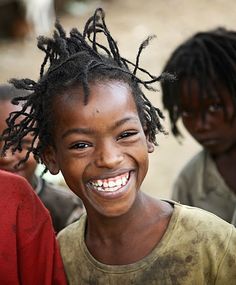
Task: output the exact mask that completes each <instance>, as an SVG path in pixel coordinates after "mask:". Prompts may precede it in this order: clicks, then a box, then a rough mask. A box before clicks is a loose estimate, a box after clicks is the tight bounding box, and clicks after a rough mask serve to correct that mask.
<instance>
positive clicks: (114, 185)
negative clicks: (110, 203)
mask: <svg viewBox="0 0 236 285" xmlns="http://www.w3.org/2000/svg"><path fill="white" fill-rule="evenodd" d="M128 179H129V173H127V174H125V175H121V176H119V177H117V179H116V178H115V177H114V178H112V179H111V180H109V179H106V180H101V179H100V180H96V181H93V182H90V184H91V185H92V186H93V188H94V189H96V190H97V191H103V192H104V191H107V192H114V191H116V190H118V189H120V188H121V187H122V186H124V185H126V184H127V182H128Z"/></svg>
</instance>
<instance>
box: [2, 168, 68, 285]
mask: <svg viewBox="0 0 236 285" xmlns="http://www.w3.org/2000/svg"><path fill="white" fill-rule="evenodd" d="M0 284H4V285H13V284H14V285H16V284H21V285H51V284H55V285H59V284H60V285H61V284H66V278H65V273H64V270H63V265H62V260H61V257H60V254H59V250H58V246H57V243H56V239H55V234H54V232H53V228H52V223H51V218H50V216H49V213H48V211H47V210H46V208H45V207H44V206H43V204H42V203H41V201H40V200H39V198H38V197H37V195H36V194H35V193H34V192H33V191H32V189H31V187H30V186H29V184H28V183H27V182H26V180H24V178H22V177H18V176H16V175H14V174H10V173H7V172H4V171H0Z"/></svg>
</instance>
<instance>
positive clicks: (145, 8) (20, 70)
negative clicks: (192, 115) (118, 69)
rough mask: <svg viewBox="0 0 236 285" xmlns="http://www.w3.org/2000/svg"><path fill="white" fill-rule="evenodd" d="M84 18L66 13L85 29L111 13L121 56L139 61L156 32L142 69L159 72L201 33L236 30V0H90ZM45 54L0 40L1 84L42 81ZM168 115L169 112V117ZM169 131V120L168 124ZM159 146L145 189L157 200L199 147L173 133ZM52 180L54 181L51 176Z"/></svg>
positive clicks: (156, 97)
mask: <svg viewBox="0 0 236 285" xmlns="http://www.w3.org/2000/svg"><path fill="white" fill-rule="evenodd" d="M87 2H88V3H89V4H88V6H87V7H86V9H84V12H83V13H82V14H81V13H79V11H77V12H78V13H75V12H76V11H73V12H74V14H77V15H64V16H62V17H61V19H60V20H61V22H62V24H63V25H64V26H65V27H66V30H67V31H68V30H69V29H70V28H71V27H74V26H77V27H79V29H80V28H83V24H84V22H85V20H86V19H87V18H88V16H90V15H92V13H93V10H94V9H95V8H96V7H99V6H100V7H103V8H104V9H105V11H106V22H107V25H108V27H109V29H110V31H111V33H112V35H113V36H114V38H115V39H116V40H117V41H118V45H119V47H120V51H121V54H122V55H123V56H124V57H126V58H128V59H132V60H134V59H135V55H136V52H137V49H138V45H139V44H140V42H141V41H142V40H144V39H145V38H146V37H147V36H148V35H150V34H156V35H157V39H155V40H153V42H152V43H151V45H150V46H149V47H148V48H147V49H146V50H145V52H144V54H143V58H142V61H141V62H142V66H143V67H144V68H146V69H148V70H150V71H151V72H152V73H153V74H159V73H160V71H161V69H162V67H163V64H164V63H165V61H166V59H167V58H168V56H169V55H170V53H171V51H172V50H173V49H174V48H175V47H176V46H177V45H178V44H179V43H180V42H181V41H182V40H184V39H185V38H187V37H188V36H190V35H192V34H193V33H195V32H196V31H199V30H202V31H203V30H207V29H211V28H215V27H218V26H224V27H227V28H230V29H235V28H236V17H235V15H236V1H235V0H227V1H225V0H146V1H143V0H106V1H105V0H104V1H87ZM42 58H43V54H42V53H41V52H40V51H39V50H38V49H37V48H36V40H35V39H34V38H33V39H28V40H25V41H22V42H0V83H4V82H6V81H7V80H8V79H9V78H11V77H16V78H23V77H30V78H33V79H37V78H38V75H39V66H40V64H41V62H42ZM148 93H149V94H148V95H150V97H151V98H152V100H153V101H154V102H155V104H156V105H158V106H160V107H161V108H162V105H161V92H158V93H154V94H153V93H150V92H148ZM165 114H166V113H165ZM164 124H165V126H166V128H167V129H169V121H168V117H167V116H166V120H165V122H164ZM158 141H159V146H158V147H157V148H156V150H155V152H154V153H153V154H151V155H150V170H149V174H148V176H147V178H146V180H145V182H144V185H143V190H144V191H145V192H147V193H150V194H151V195H153V196H158V197H165V198H169V197H170V193H171V186H172V184H173V181H174V179H175V177H176V175H177V174H178V172H179V171H180V169H181V168H182V166H183V165H184V164H185V163H186V162H187V161H188V160H189V158H190V157H191V156H192V155H193V154H194V153H196V152H197V151H198V150H199V146H198V145H197V144H196V143H195V142H194V141H193V140H192V139H191V138H190V137H189V136H188V135H187V134H185V140H184V143H183V144H182V145H180V144H179V143H178V142H177V141H176V140H175V139H174V138H173V137H172V135H171V134H169V135H168V136H164V135H160V136H159V137H158ZM47 178H48V179H51V177H50V176H49V175H48V176H47Z"/></svg>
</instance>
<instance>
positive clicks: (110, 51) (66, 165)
mask: <svg viewBox="0 0 236 285" xmlns="http://www.w3.org/2000/svg"><path fill="white" fill-rule="evenodd" d="M56 28H57V30H56V31H55V33H54V36H53V38H51V39H48V38H40V39H39V43H38V46H39V47H40V48H41V49H42V50H43V51H44V52H45V53H46V56H45V59H44V61H43V64H42V66H41V72H40V79H39V80H38V82H34V81H32V80H29V79H23V80H12V81H11V82H12V83H14V85H15V86H16V87H18V88H25V89H28V90H31V91H32V92H33V93H32V94H31V95H29V96H28V97H26V98H19V100H18V101H23V102H24V103H25V105H24V108H29V107H30V110H31V112H30V114H23V113H24V108H23V110H22V111H21V112H19V113H18V114H15V116H11V118H10V119H9V120H8V128H7V129H6V130H5V132H4V139H5V147H4V149H5V150H6V149H8V148H9V147H11V148H13V150H14V148H15V149H17V148H19V147H20V145H21V141H22V139H23V137H24V136H25V135H26V134H27V133H28V132H32V131H33V132H34V137H35V138H38V139H39V144H34V143H32V145H31V147H30V148H29V152H32V151H33V152H34V153H35V155H37V156H38V158H39V159H40V160H41V161H43V162H44V163H45V165H46V167H47V168H48V169H49V171H50V172H51V173H52V174H56V173H58V171H61V172H62V174H63V176H64V178H65V181H66V183H67V184H68V186H69V187H70V189H71V190H72V191H73V192H74V193H75V194H76V195H78V196H79V197H80V198H81V200H82V201H83V203H84V206H85V208H86V214H84V215H83V216H82V217H81V218H80V220H79V221H77V222H75V223H73V224H72V225H70V226H68V227H67V228H66V229H64V230H63V231H61V232H60V233H59V236H58V239H59V243H60V250H61V254H62V258H63V262H64V266H65V270H66V274H67V279H68V283H69V284H74V285H78V284H101V285H104V284H117V285H118V284H123V285H125V284H127V285H128V284H129V285H130V284H142V285H143V284H148V285H150V284H161V285H163V284H213V283H214V284H235V282H236V272H235V264H236V255H235V251H236V230H235V228H234V227H233V226H232V225H230V224H228V223H226V222H225V221H223V220H221V219H220V218H218V217H216V216H215V215H213V214H210V213H208V212H206V211H203V210H200V209H197V208H192V207H187V206H183V205H180V204H178V203H174V202H171V201H170V202H167V201H163V200H159V199H154V198H152V197H150V196H148V195H146V194H145V193H143V192H142V191H141V185H142V182H143V180H144V178H145V176H146V173H147V171H148V164H149V163H148V156H149V154H150V153H152V152H153V151H154V145H155V144H156V134H157V133H158V132H165V131H164V129H163V128H162V125H161V122H160V117H162V114H161V112H160V110H159V109H158V108H156V107H154V106H153V105H152V103H151V102H150V101H149V100H148V98H147V97H146V96H145V94H144V93H143V91H142V90H141V87H146V88H147V89H153V88H154V87H153V84H155V82H157V81H159V80H160V79H165V78H166V77H168V76H167V75H165V74H164V75H162V76H161V77H156V76H153V75H151V74H150V73H149V72H148V71H146V70H145V69H143V68H141V67H140V65H139V58H140V54H141V52H142V50H143V48H145V47H146V46H147V45H148V43H149V40H150V38H148V39H147V40H146V41H144V42H143V44H142V45H141V46H140V49H139V52H138V55H137V57H136V61H135V63H132V62H130V61H129V60H127V59H125V58H123V57H122V56H121V55H120V53H119V49H118V47H117V44H116V42H115V41H114V40H113V38H112V37H111V34H110V32H109V30H108V29H107V27H106V25H105V22H104V12H103V10H102V9H97V10H96V11H95V14H94V16H93V17H91V18H90V19H89V20H88V21H87V23H86V25H85V29H84V32H83V33H80V32H79V31H78V30H77V29H72V30H71V32H70V35H69V36H66V33H65V32H64V30H63V29H62V27H61V25H59V24H57V25H56ZM98 34H100V35H104V36H105V40H107V42H108V45H105V43H104V42H103V43H100V42H99V41H98V40H97V36H98ZM46 66H48V68H47V69H46ZM138 74H141V76H143V77H145V76H147V77H148V78H147V79H146V80H144V79H141V76H139V75H138ZM22 114H23V115H25V118H24V119H22V121H21V123H20V124H17V123H16V122H15V119H16V118H17V117H19V116H22ZM16 133H17V134H18V137H17V139H16V140H15V135H16ZM156 191H158V189H156ZM219 248H220V250H219Z"/></svg>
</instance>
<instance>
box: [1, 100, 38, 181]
mask: <svg viewBox="0 0 236 285" xmlns="http://www.w3.org/2000/svg"><path fill="white" fill-rule="evenodd" d="M19 108H20V107H18V106H16V105H13V104H11V102H10V101H7V100H4V101H1V102H0V133H2V132H3V130H4V129H5V128H6V127H7V125H6V119H7V118H8V116H9V113H11V112H13V111H16V110H18V109H19ZM31 141H32V137H31V135H28V136H27V137H25V138H24V140H23V150H22V151H21V152H18V151H16V152H15V154H14V155H13V154H12V153H11V150H8V151H7V153H6V156H4V157H1V156H0V169H2V170H6V171H9V172H13V173H16V174H18V175H20V176H23V177H25V178H26V179H27V180H28V181H29V183H31V181H32V177H33V175H34V172H35V169H36V166H37V162H36V160H35V159H34V157H33V155H32V154H31V155H30V156H29V159H28V160H27V161H26V162H25V163H23V164H21V165H20V166H19V167H18V168H17V169H15V165H17V163H19V161H20V160H22V159H23V158H25V155H26V150H27V147H29V146H30V143H31ZM0 144H2V142H0ZM0 147H1V145H0Z"/></svg>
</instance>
